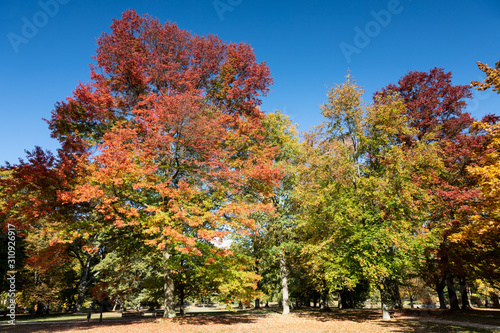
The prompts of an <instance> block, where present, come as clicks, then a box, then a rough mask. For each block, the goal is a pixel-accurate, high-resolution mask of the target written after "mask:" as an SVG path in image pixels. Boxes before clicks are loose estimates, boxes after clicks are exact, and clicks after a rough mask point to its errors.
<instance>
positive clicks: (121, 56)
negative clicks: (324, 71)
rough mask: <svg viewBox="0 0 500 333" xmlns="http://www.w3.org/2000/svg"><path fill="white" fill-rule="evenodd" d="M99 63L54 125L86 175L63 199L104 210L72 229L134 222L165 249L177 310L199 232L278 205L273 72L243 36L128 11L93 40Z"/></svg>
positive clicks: (240, 225) (61, 106) (222, 228)
mask: <svg viewBox="0 0 500 333" xmlns="http://www.w3.org/2000/svg"><path fill="white" fill-rule="evenodd" d="M94 59H95V61H96V63H95V66H93V67H92V69H91V80H92V81H91V82H89V83H86V84H80V85H79V86H78V87H77V88H76V90H75V91H74V93H73V96H72V97H70V98H68V99H67V100H66V101H63V102H60V103H58V105H57V107H56V109H55V110H54V112H53V115H52V118H51V120H50V121H49V125H50V128H51V130H52V135H53V136H54V137H55V138H57V139H58V140H60V141H61V144H62V147H63V149H67V150H71V151H73V156H74V157H75V158H76V159H77V160H78V168H79V173H80V175H81V181H80V183H79V184H77V185H76V186H75V187H74V188H73V189H71V190H69V191H66V192H64V193H61V194H60V196H61V198H62V199H63V200H65V201H66V202H68V203H72V204H91V205H92V206H93V207H94V211H95V212H96V213H98V214H100V215H101V216H102V217H103V218H102V219H100V220H95V221H93V223H89V224H88V225H87V226H85V227H79V228H78V230H74V231H77V232H79V233H86V232H88V230H89V229H93V230H105V231H110V232H111V231H112V230H113V229H116V228H118V229H119V228H129V229H130V230H131V231H132V233H131V234H130V237H133V235H137V236H140V237H141V238H142V239H144V244H145V245H147V246H150V247H151V250H152V251H159V252H161V254H162V256H163V257H162V258H163V259H162V266H163V270H164V272H163V276H164V306H165V316H166V317H173V316H175V312H174V270H175V267H176V265H177V264H176V263H175V259H176V254H177V253H186V254H198V255H201V254H202V253H201V251H200V249H199V248H198V247H197V241H198V240H205V241H207V242H217V241H219V240H221V239H223V238H224V237H225V236H226V235H227V234H228V233H230V232H238V231H243V230H244V229H248V228H249V229H253V228H255V221H254V220H253V219H252V218H251V217H250V214H251V213H254V212H255V211H260V210H268V209H271V207H270V206H269V205H268V203H267V202H266V197H267V196H268V195H269V194H270V193H271V192H270V191H271V189H272V187H273V186H274V185H275V184H276V181H277V179H278V178H279V171H278V170H275V169H273V168H272V167H271V166H272V157H273V156H274V154H275V149H274V148H271V147H268V145H266V144H265V143H264V142H263V139H262V136H261V135H260V133H261V127H262V119H263V118H264V117H265V116H264V114H263V113H262V112H261V111H260V110H259V109H258V108H257V106H258V105H259V104H260V100H259V97H260V96H265V94H266V93H267V92H268V85H269V84H270V83H271V82H272V80H271V78H270V77H269V70H268V68H267V66H266V65H265V63H257V62H256V60H255V55H254V53H253V51H252V49H251V48H250V46H249V45H247V44H243V43H239V44H236V43H230V44H226V43H223V42H222V41H221V40H220V39H219V38H217V37H216V36H213V35H208V36H196V35H193V34H191V33H189V32H187V31H183V30H180V29H179V28H178V27H177V26H176V25H175V24H172V23H168V22H167V23H165V24H161V23H160V22H159V21H158V20H156V19H153V18H151V17H150V16H147V15H145V16H139V15H138V14H137V13H136V12H135V11H133V10H129V11H126V12H125V13H124V14H123V16H122V18H121V19H119V20H115V21H114V22H113V24H112V26H111V32H110V33H104V34H103V35H102V36H101V37H100V38H99V39H98V49H97V54H96V56H95V58H94ZM120 241H126V239H122V240H120Z"/></svg>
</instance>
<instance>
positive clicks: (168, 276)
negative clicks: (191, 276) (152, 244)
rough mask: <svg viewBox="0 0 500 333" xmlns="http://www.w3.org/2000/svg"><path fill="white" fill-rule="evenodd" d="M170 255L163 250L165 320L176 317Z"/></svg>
mask: <svg viewBox="0 0 500 333" xmlns="http://www.w3.org/2000/svg"><path fill="white" fill-rule="evenodd" d="M169 259H170V253H169V252H168V250H167V249H166V248H165V249H163V264H164V265H165V268H164V271H163V273H164V274H163V289H164V293H165V294H164V295H165V301H164V308H165V310H164V312H163V317H164V318H173V317H175V300H174V277H173V275H174V274H173V271H172V268H170V263H169Z"/></svg>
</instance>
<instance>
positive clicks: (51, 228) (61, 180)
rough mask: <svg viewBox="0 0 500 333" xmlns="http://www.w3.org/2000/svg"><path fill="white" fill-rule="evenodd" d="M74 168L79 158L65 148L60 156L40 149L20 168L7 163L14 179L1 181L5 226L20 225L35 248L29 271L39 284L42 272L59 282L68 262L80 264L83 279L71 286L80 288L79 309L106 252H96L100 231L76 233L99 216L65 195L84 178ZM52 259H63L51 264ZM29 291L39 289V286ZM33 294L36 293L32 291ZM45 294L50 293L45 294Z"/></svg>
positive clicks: (7, 167) (27, 263) (22, 160)
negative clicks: (59, 273)
mask: <svg viewBox="0 0 500 333" xmlns="http://www.w3.org/2000/svg"><path fill="white" fill-rule="evenodd" d="M74 167H75V163H74V159H73V158H72V156H71V155H70V154H69V153H68V152H64V151H62V150H61V151H59V153H58V154H57V155H56V156H54V155H53V154H52V153H50V152H46V151H43V150H42V149H41V148H40V147H36V148H35V149H34V150H33V151H31V152H30V151H27V157H26V160H24V159H20V161H19V163H18V164H15V165H11V164H9V163H7V165H6V166H5V169H6V170H7V171H8V172H9V177H5V178H2V179H0V186H1V187H2V191H1V193H0V199H1V200H3V202H4V205H3V207H2V216H4V218H5V221H4V222H5V223H9V224H12V225H15V226H16V230H18V231H19V234H20V235H21V236H22V238H23V239H24V240H25V241H26V242H27V244H26V247H27V248H30V249H31V250H30V255H29V259H28V261H27V262H26V267H25V268H26V269H27V270H31V271H32V272H34V273H33V274H34V276H38V278H37V279H38V280H39V281H41V279H40V278H41V277H42V275H41V274H40V272H42V273H45V274H48V273H47V272H50V271H51V270H53V271H54V274H52V276H51V279H52V280H54V278H55V276H56V274H55V272H56V271H57V270H58V269H59V266H67V265H65V262H66V263H67V262H71V263H76V265H75V266H76V267H77V271H78V272H77V273H76V275H75V279H77V280H78V281H77V282H74V281H67V283H68V284H70V285H73V284H75V283H76V284H77V285H78V287H77V288H76V289H77V290H76V292H75V294H76V299H75V300H73V301H71V302H70V303H72V304H74V309H75V310H77V311H79V310H80V309H81V306H82V304H83V301H84V297H85V295H86V294H87V292H88V289H89V287H90V285H91V284H92V282H93V280H94V277H95V274H97V272H96V271H94V270H93V266H94V265H95V264H96V263H97V262H98V261H99V260H100V257H101V256H102V253H98V252H97V251H96V249H97V248H98V247H99V241H98V236H99V234H98V233H95V232H88V233H86V234H83V235H82V234H78V233H73V232H72V230H77V229H78V228H81V227H82V226H83V225H85V224H87V223H88V222H89V221H91V220H92V219H93V218H97V217H96V214H94V213H93V212H92V210H93V207H92V206H91V205H88V204H79V203H78V204H68V203H67V202H65V201H64V200H63V199H62V198H61V196H60V194H61V193H62V192H64V191H68V190H70V189H71V188H72V186H73V185H74V183H75V181H77V179H78V176H77V175H76V172H75V169H74ZM5 226H6V225H5ZM70 226H71V228H70ZM51 256H53V257H54V258H59V259H57V260H56V259H54V260H52V259H50V260H48V258H50V257H51ZM62 258H64V259H62ZM49 275H50V274H49ZM35 280H36V279H35ZM59 282H61V281H58V283H59ZM54 283H55V282H54ZM35 284H36V283H35ZM28 289H31V291H33V290H35V288H34V287H33V286H32V287H29V288H28ZM27 292H28V294H29V293H30V291H29V290H28V291H27ZM40 294H43V295H48V294H49V293H47V292H46V291H44V292H41V293H40Z"/></svg>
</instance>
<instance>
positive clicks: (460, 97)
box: [375, 68, 482, 309]
mask: <svg viewBox="0 0 500 333" xmlns="http://www.w3.org/2000/svg"><path fill="white" fill-rule="evenodd" d="M451 79H452V75H451V72H448V73H446V72H444V70H443V69H441V68H433V69H431V70H430V71H429V72H418V71H412V72H409V73H408V74H407V75H405V76H404V77H402V78H401V79H400V80H399V81H398V83H397V84H389V85H388V86H387V87H385V88H384V89H383V90H382V91H380V92H377V93H376V94H375V96H386V95H387V94H390V93H392V92H397V93H398V94H400V96H401V97H402V99H403V101H404V104H405V107H406V112H405V114H406V115H407V116H408V119H409V121H408V124H409V126H411V127H412V128H413V129H415V131H416V132H415V135H413V136H403V137H401V138H400V139H401V140H402V141H404V142H406V143H409V144H413V143H415V142H419V141H422V140H424V136H425V135H428V138H430V141H429V139H428V140H426V141H428V142H437V143H438V145H439V147H440V151H441V153H440V158H441V159H442V160H443V162H444V166H445V172H442V173H436V174H435V177H434V179H435V181H434V184H433V186H432V189H431V190H432V192H433V194H434V195H435V196H434V198H435V199H434V205H433V207H434V208H433V210H432V216H431V217H430V219H429V220H430V225H429V227H430V228H431V229H432V230H433V232H434V233H435V234H436V235H438V236H439V238H440V239H441V241H440V243H439V246H438V247H437V248H435V249H431V248H428V255H427V260H426V262H425V264H424V265H423V266H422V273H423V277H424V278H425V279H426V281H428V282H429V283H430V284H431V285H433V286H434V287H435V289H436V291H437V293H438V295H439V299H440V303H441V307H442V308H443V307H445V305H444V296H443V291H444V287H445V286H447V288H448V294H449V297H450V306H451V308H452V309H458V308H459V304H458V298H457V297H456V292H455V285H456V283H455V282H456V281H459V283H460V285H461V289H462V290H463V291H464V293H463V296H464V297H462V298H463V300H466V299H467V297H466V296H467V292H466V289H467V288H466V284H467V279H468V274H469V270H468V267H470V266H468V264H467V262H469V261H471V260H472V258H470V257H468V256H467V247H468V245H467V244H460V243H452V242H450V237H452V235H453V234H454V233H455V232H457V231H458V230H459V228H460V226H461V225H464V224H467V221H468V216H469V215H470V214H472V213H473V211H472V209H471V207H472V206H471V204H472V203H473V202H475V201H477V200H479V199H480V192H479V191H478V190H477V188H476V184H475V183H476V182H475V180H474V179H473V178H472V177H470V176H469V175H468V173H467V171H466V170H467V167H468V166H470V165H473V164H474V163H475V161H476V160H477V158H476V157H475V155H474V154H473V152H474V151H475V150H477V149H478V148H479V147H480V146H481V142H482V139H481V138H480V137H478V136H477V135H475V134H474V133H471V132H469V127H470V125H471V124H472V122H473V121H474V119H473V118H472V117H471V116H470V114H469V113H467V112H464V109H465V107H466V106H467V99H468V98H471V97H472V96H471V92H470V87H469V86H467V85H453V84H452V82H451ZM424 141H425V140H424ZM464 306H465V307H467V306H468V305H467V302H466V303H465V305H464Z"/></svg>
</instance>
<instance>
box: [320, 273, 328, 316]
mask: <svg viewBox="0 0 500 333" xmlns="http://www.w3.org/2000/svg"><path fill="white" fill-rule="evenodd" d="M320 309H321V310H328V309H329V306H328V289H327V288H326V281H325V280H324V279H323V280H322V281H321V305H320Z"/></svg>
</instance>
